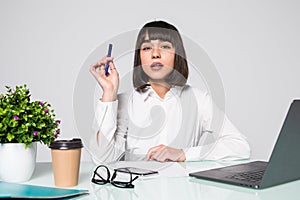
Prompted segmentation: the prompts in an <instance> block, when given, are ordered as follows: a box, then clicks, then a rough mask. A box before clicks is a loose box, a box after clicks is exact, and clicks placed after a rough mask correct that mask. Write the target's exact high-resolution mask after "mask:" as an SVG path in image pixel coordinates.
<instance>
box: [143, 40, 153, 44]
mask: <svg viewBox="0 0 300 200" xmlns="http://www.w3.org/2000/svg"><path fill="white" fill-rule="evenodd" d="M150 42H151V40H143V41H142V43H141V44H143V43H150Z"/></svg>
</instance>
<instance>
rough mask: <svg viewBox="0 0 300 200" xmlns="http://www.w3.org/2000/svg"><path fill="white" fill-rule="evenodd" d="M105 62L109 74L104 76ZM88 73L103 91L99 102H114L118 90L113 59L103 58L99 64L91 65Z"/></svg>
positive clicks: (117, 78) (117, 75) (117, 77)
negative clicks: (107, 64)
mask: <svg viewBox="0 0 300 200" xmlns="http://www.w3.org/2000/svg"><path fill="white" fill-rule="evenodd" d="M107 62H108V63H109V68H110V73H108V74H105V64H106V63H107ZM90 72H91V73H92V74H93V76H94V77H95V79H96V80H97V82H98V83H99V85H100V86H101V88H102V90H103V94H102V99H101V100H102V101H103V102H112V101H115V100H116V99H117V93H118V88H119V73H118V72H117V70H116V68H115V65H114V63H113V58H112V57H107V56H105V57H104V58H102V59H101V60H100V61H99V62H97V63H95V64H93V65H91V67H90Z"/></svg>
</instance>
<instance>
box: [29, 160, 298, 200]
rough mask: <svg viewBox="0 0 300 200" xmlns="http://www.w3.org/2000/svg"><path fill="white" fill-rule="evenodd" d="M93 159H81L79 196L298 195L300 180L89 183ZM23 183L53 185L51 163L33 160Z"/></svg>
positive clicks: (239, 198)
mask: <svg viewBox="0 0 300 200" xmlns="http://www.w3.org/2000/svg"><path fill="white" fill-rule="evenodd" d="M185 164H186V165H187V166H192V167H197V168H199V169H201V168H203V169H205V168H207V166H212V165H213V162H185ZM95 167H96V166H95V165H94V164H93V163H81V166H80V175H79V184H78V186H76V187H74V188H77V189H88V190H89V191H90V194H89V195H87V196H82V197H81V198H80V199H105V200H108V199H116V200H119V199H149V200H150V199H151V200H152V199H172V200H175V199H189V200H193V199H197V200H199V199H201V200H202V199H204V200H205V199H209V200H225V199H226V200H227V199H228V200H235V199H236V200H245V199H255V200H265V199H272V200H276V199H280V200H282V199H296V198H299V196H300V181H294V182H291V183H287V184H283V185H279V186H275V187H271V188H267V189H264V190H255V189H250V188H249V189H248V188H243V187H239V186H233V185H228V184H223V183H216V182H211V181H205V180H200V179H196V178H193V177H172V178H170V177H160V178H153V179H137V180H136V181H134V185H135V188H134V189H120V188H116V187H114V186H112V185H110V184H106V185H102V186H99V185H95V184H93V183H91V181H90V180H91V177H92V174H93V169H94V168H95ZM26 184H32V185H43V186H50V187H54V179H53V172H52V166H51V163H37V165H36V169H35V172H34V174H33V177H32V178H31V180H30V181H28V182H26Z"/></svg>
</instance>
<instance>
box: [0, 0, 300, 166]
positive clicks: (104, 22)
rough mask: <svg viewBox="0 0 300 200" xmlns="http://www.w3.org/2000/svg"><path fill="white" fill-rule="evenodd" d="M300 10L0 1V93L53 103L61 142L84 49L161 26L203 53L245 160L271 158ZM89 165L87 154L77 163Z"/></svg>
mask: <svg viewBox="0 0 300 200" xmlns="http://www.w3.org/2000/svg"><path fill="white" fill-rule="evenodd" d="M299 10H300V3H299V1H297V0H281V1H279V0H273V1H272V0H269V1H266V0H252V1H246V0H245V1H242V0H235V1H233V0H232V1H215V0H211V1H188V0H185V1H175V0H173V1H162V0H152V1H139V0H134V1H120V2H118V1H115V0H114V1H113V0H110V1H91V0H85V1H79V0H77V1H74V0H35V1H34V0H27V1H16V0H1V1H0V67H1V71H0V86H1V88H0V92H1V93H2V92H4V91H5V88H4V86H5V85H10V86H13V87H14V86H15V85H20V84H24V83H27V85H28V87H29V88H30V90H31V93H32V97H33V99H41V100H47V101H48V102H50V103H51V104H52V106H53V108H54V109H55V111H56V114H57V117H58V118H59V119H61V120H62V124H61V133H62V135H61V138H72V137H77V136H78V133H77V131H76V126H75V123H74V119H73V110H72V109H73V107H72V102H73V99H72V98H73V90H74V85H75V81H76V77H77V75H78V73H79V70H80V69H81V65H82V63H83V62H84V61H85V59H86V58H87V57H88V55H89V53H90V52H91V51H93V50H94V49H95V48H97V47H98V46H99V45H100V44H102V43H103V42H105V41H107V40H108V39H109V38H111V37H113V36H116V35H118V34H121V33H123V32H126V31H131V30H136V29H139V28H141V27H142V26H143V25H144V24H145V23H146V22H148V21H152V20H155V19H157V20H160V19H161V20H166V21H168V22H170V23H172V24H174V25H175V26H176V27H177V28H178V29H179V31H180V32H181V33H182V34H184V35H185V36H187V37H189V38H190V39H192V40H193V41H194V42H196V43H197V44H199V45H200V46H201V47H202V48H204V49H205V50H206V53H207V54H208V55H209V57H210V59H211V60H212V61H213V62H214V63H215V65H216V68H217V70H218V71H219V74H220V76H221V78H222V81H223V85H224V88H225V94H226V113H227V115H228V116H229V118H230V119H231V120H232V121H233V123H234V124H235V125H236V127H237V128H238V129H239V130H240V131H241V132H242V133H243V134H245V135H246V136H247V138H248V140H249V142H250V145H251V147H252V158H258V159H268V158H269V155H270V153H271V150H272V148H273V145H274V143H275V141H276V138H277V135H278V133H279V131H280V128H281V125H282V123H283V120H284V117H285V115H286V112H287V109H288V107H289V105H290V103H291V101H292V99H293V98H299V97H300V89H299V88H298V86H299V85H300V78H299V76H300V59H299V57H300V55H299V54H300V53H299V52H300V37H299V35H300V12H299ZM129 45H130V46H132V45H133V44H129ZM104 51H106V50H104ZM102 56H103V55H99V58H101V57H102ZM127 65H128V66H124V67H131V66H132V63H128V64H127ZM87 70H88V69H87ZM91 78H92V77H91ZM38 147H39V151H38V157H37V160H38V161H50V160H51V154H50V150H49V149H48V148H47V147H46V146H43V145H39V146H38ZM89 159H90V157H89V154H88V153H87V151H84V152H83V157H82V160H85V161H86V160H89Z"/></svg>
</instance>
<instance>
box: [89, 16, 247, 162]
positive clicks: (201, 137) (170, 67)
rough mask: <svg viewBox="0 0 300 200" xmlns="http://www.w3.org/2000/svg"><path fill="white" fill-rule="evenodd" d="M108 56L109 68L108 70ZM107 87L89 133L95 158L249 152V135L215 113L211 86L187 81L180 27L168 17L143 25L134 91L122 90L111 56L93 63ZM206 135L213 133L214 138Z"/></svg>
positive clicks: (176, 157)
mask: <svg viewBox="0 0 300 200" xmlns="http://www.w3.org/2000/svg"><path fill="white" fill-rule="evenodd" d="M107 62H109V67H110V70H111V72H110V74H108V75H106V74H105V64H106V63H107ZM90 72H91V73H92V74H93V76H94V77H95V78H96V80H97V82H98V83H99V85H100V86H101V88H102V90H103V94H102V98H101V99H100V101H99V102H98V105H97V110H96V116H97V117H96V119H97V126H96V127H95V129H96V130H95V133H96V134H95V136H93V137H92V139H91V147H92V149H93V152H94V153H96V154H97V155H94V160H97V161H101V162H110V161H115V160H119V159H126V160H140V159H147V160H157V161H161V162H164V161H185V160H202V159H208V160H216V159H244V158H249V156H250V148H249V145H248V143H247V141H246V139H245V137H244V136H243V135H242V134H240V133H239V131H238V130H237V129H236V128H235V127H234V126H233V125H232V124H231V122H230V121H229V120H228V119H227V117H226V116H224V115H222V116H223V118H222V119H223V120H221V121H222V123H221V124H220V123H218V125H217V126H214V125H213V121H214V120H213V119H214V117H215V116H214V115H215V114H216V112H215V108H214V106H213V105H214V104H213V102H212V100H211V97H210V96H209V94H208V93H207V92H203V91H200V90H199V89H196V88H193V87H191V86H188V85H187V84H186V81H187V79H188V74H189V70H188V64H187V60H186V55H185V49H184V46H183V42H182V39H181V36H180V34H179V32H178V30H177V29H176V28H175V27H174V26H173V25H171V24H169V23H167V22H164V21H154V22H149V23H147V24H145V25H144V26H143V28H142V29H141V30H140V32H139V34H138V37H137V42H136V50H135V57H134V70H133V85H134V90H133V92H132V93H131V94H120V95H118V87H119V75H118V72H117V69H116V67H115V65H114V63H113V58H111V57H106V56H105V57H104V58H103V59H102V60H100V61H99V62H97V63H95V64H93V65H92V66H91V67H90ZM207 138H213V139H212V140H211V141H210V142H208V141H209V140H208V139H207Z"/></svg>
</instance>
